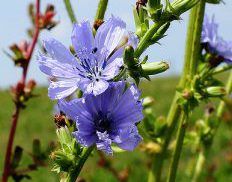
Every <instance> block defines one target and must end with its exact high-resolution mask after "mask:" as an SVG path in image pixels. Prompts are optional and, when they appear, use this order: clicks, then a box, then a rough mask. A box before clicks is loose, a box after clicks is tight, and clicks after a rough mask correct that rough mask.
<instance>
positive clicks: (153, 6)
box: [146, 0, 163, 21]
mask: <svg viewBox="0 0 232 182" xmlns="http://www.w3.org/2000/svg"><path fill="white" fill-rule="evenodd" d="M146 9H147V11H148V12H149V14H150V16H151V19H152V20H153V21H158V20H159V19H160V17H161V14H162V9H163V5H162V4H161V0H148V3H147V7H146Z"/></svg>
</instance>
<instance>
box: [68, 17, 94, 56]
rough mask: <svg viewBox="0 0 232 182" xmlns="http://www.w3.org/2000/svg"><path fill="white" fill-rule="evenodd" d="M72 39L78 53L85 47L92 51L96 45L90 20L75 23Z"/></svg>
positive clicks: (89, 51)
mask: <svg viewBox="0 0 232 182" xmlns="http://www.w3.org/2000/svg"><path fill="white" fill-rule="evenodd" d="M71 39H72V44H73V46H74V49H75V51H76V53H77V54H78V53H79V52H80V51H82V50H83V48H85V49H87V52H88V53H91V52H92V49H93V45H94V37H93V32H92V28H91V25H90V23H89V21H83V22H81V23H78V24H77V23H76V24H74V26H73V32H72V37H71Z"/></svg>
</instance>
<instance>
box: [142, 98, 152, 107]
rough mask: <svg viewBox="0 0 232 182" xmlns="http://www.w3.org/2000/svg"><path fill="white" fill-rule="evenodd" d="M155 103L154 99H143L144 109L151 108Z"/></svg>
mask: <svg viewBox="0 0 232 182" xmlns="http://www.w3.org/2000/svg"><path fill="white" fill-rule="evenodd" d="M153 103H154V99H153V98H152V97H145V98H144V99H143V108H144V109H145V108H148V107H151V106H152V105H153Z"/></svg>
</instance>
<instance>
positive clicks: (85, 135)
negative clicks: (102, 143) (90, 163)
mask: <svg viewBox="0 0 232 182" xmlns="http://www.w3.org/2000/svg"><path fill="white" fill-rule="evenodd" d="M73 136H74V137H75V138H76V139H77V141H78V143H80V144H81V145H83V146H85V147H90V146H91V145H93V144H95V143H96V141H97V136H96V134H93V133H91V132H82V131H76V132H73Z"/></svg>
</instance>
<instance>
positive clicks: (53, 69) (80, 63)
mask: <svg viewBox="0 0 232 182" xmlns="http://www.w3.org/2000/svg"><path fill="white" fill-rule="evenodd" d="M125 28H126V25H125V23H124V22H123V21H122V20H121V19H119V18H116V17H113V16H112V17H111V18H110V19H109V20H107V21H106V22H104V23H103V24H102V25H101V26H100V27H99V28H98V30H97V33H96V36H95V38H94V36H93V33H92V28H91V26H90V23H89V21H83V22H82V23H80V24H75V25H74V28H73V33H72V37H71V38H72V44H73V47H74V49H75V52H76V54H75V56H74V55H72V54H71V52H70V51H68V50H67V49H66V48H65V47H64V46H63V45H62V44H61V43H60V42H58V41H57V40H55V39H49V40H46V41H44V46H45V49H46V51H47V52H48V56H46V55H41V54H40V55H39V56H38V60H39V63H40V69H41V71H42V72H44V73H45V74H47V75H49V76H51V77H52V79H51V84H50V87H49V96H50V98H51V99H61V98H64V97H67V96H69V95H70V94H72V93H73V92H75V91H76V90H77V89H81V90H82V91H83V92H84V93H93V94H94V95H98V94H101V93H102V92H104V91H105V90H106V89H107V88H108V86H109V83H108V81H110V80H112V79H113V78H114V77H115V76H116V75H118V74H119V72H120V68H121V66H122V65H123V58H122V54H123V50H124V47H125V45H128V44H130V45H132V46H136V44H137V39H136V38H135V37H134V36H133V35H131V34H130V33H129V32H128V31H126V29H125Z"/></svg>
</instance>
